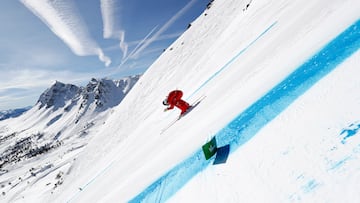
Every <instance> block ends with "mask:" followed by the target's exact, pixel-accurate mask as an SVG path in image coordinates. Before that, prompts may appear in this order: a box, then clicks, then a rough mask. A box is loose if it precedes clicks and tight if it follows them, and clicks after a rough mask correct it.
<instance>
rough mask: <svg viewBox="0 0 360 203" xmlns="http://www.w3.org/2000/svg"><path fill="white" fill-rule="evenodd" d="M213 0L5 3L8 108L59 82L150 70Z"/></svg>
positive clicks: (0, 39)
mask: <svg viewBox="0 0 360 203" xmlns="http://www.w3.org/2000/svg"><path fill="white" fill-rule="evenodd" d="M207 3H208V1H206V0H181V1H178V0H153V1H140V0H131V1H125V0H86V1H85V0H83V1H81V0H58V1H50V0H2V1H1V6H0V29H1V32H0V71H1V75H0V110H7V109H12V108H20V107H25V106H31V105H34V104H35V103H36V101H37V99H38V97H39V96H40V94H41V93H42V92H43V91H44V90H45V89H46V88H48V87H50V86H51V85H52V84H53V83H54V82H55V81H56V80H57V81H61V82H64V83H71V84H75V85H86V83H87V82H88V81H89V80H90V79H91V78H103V77H108V78H111V79H120V78H121V77H125V76H129V75H135V74H142V73H144V72H145V71H146V70H147V68H148V67H149V66H150V65H151V64H152V63H153V62H154V61H155V60H156V59H157V57H158V56H160V55H161V53H162V52H163V51H164V49H166V48H167V47H169V45H171V43H173V42H174V41H175V40H176V39H177V38H178V37H179V36H180V35H181V34H182V33H183V32H184V31H185V30H186V28H187V26H188V25H189V23H191V22H192V21H193V20H195V19H196V18H197V17H198V16H199V15H200V14H201V13H202V12H203V11H204V9H205V8H206V5H207Z"/></svg>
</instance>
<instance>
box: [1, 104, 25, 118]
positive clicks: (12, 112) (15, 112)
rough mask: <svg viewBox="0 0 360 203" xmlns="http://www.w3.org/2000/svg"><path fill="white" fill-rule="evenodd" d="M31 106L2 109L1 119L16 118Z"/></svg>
mask: <svg viewBox="0 0 360 203" xmlns="http://www.w3.org/2000/svg"><path fill="white" fill-rule="evenodd" d="M30 108H31V107H25V108H19V109H9V110H4V111H0V121H2V120H5V119H8V118H15V117H18V116H20V115H21V114H23V113H24V112H26V111H27V110H29V109H30Z"/></svg>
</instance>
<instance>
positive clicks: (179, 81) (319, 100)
mask: <svg viewBox="0 0 360 203" xmlns="http://www.w3.org/2000/svg"><path fill="white" fill-rule="evenodd" d="M359 10H360V2H359V1H357V0H333V1H326V0H314V1H308V2H306V3H305V2H304V1H301V0H293V1H286V0H277V1H273V0H244V1H240V0H215V1H212V3H211V4H209V5H208V8H207V9H205V11H204V13H202V14H201V15H200V16H199V17H198V18H197V19H196V20H195V21H194V22H192V23H191V27H190V28H189V29H188V30H186V32H184V33H183V35H182V36H180V37H179V38H178V39H177V40H176V41H175V42H174V43H173V44H172V45H171V46H170V47H169V49H167V50H166V51H165V52H164V53H163V54H162V55H161V56H160V57H159V58H158V59H157V60H156V61H155V62H154V63H153V64H152V66H151V67H150V68H149V69H148V70H147V71H146V72H145V73H144V75H142V77H141V79H139V81H138V82H137V83H136V85H135V86H134V87H133V88H132V90H131V91H130V92H129V94H127V96H126V97H125V98H124V99H123V100H122V101H121V103H120V105H117V106H114V107H113V108H112V109H111V112H110V114H109V115H108V116H106V119H104V120H101V121H104V122H105V123H103V125H100V126H99V127H96V128H91V129H89V130H87V127H86V126H91V125H92V124H91V123H90V124H89V121H90V120H89V119H85V118H87V116H86V115H87V114H84V115H83V114H79V115H83V116H78V117H77V118H80V119H79V123H80V122H81V121H82V120H84V121H88V122H87V123H83V125H80V126H85V128H84V129H85V130H84V132H83V133H80V134H79V133H78V134H76V133H72V134H71V135H69V134H65V133H63V132H64V131H71V130H72V129H69V128H74V127H73V125H67V123H66V122H65V121H69V122H70V123H73V122H74V121H75V120H74V119H73V117H71V118H69V119H67V117H66V116H65V113H64V111H62V108H59V109H58V110H57V111H54V112H50V109H46V107H45V106H46V105H45V106H43V107H42V108H41V110H42V111H41V112H42V113H41V114H40V113H38V114H37V113H36V112H33V113H32V114H34V116H33V117H32V119H29V120H23V121H24V122H23V123H24V125H25V129H32V128H31V126H33V124H32V122H34V121H33V120H41V118H43V119H44V118H49V115H51V118H49V119H50V120H51V122H49V121H50V120H48V121H47V122H44V125H43V127H42V128H41V129H43V130H41V131H40V132H44V131H45V132H48V133H50V132H51V133H54V137H53V138H56V139H53V141H51V142H50V140H46V141H47V142H44V143H43V144H44V145H45V144H47V145H46V146H47V147H48V148H49V147H53V148H56V149H59V150H60V149H61V150H64V151H61V152H57V153H56V154H51V152H52V149H51V150H49V151H50V153H48V155H47V156H46V157H45V156H43V157H42V158H41V159H39V160H37V161H38V162H34V160H29V162H26V161H25V162H23V163H22V164H21V166H22V168H25V169H27V168H29V167H30V166H33V165H34V163H40V162H41V163H42V164H38V166H37V167H33V168H30V169H28V170H29V172H28V174H27V176H25V175H23V176H20V177H18V176H16V175H17V174H18V173H17V171H18V170H20V169H18V168H16V167H19V165H17V164H13V165H11V166H8V167H10V168H9V172H7V173H4V174H3V175H2V176H1V178H2V181H1V182H2V185H4V186H2V191H4V192H6V194H5V195H3V197H2V198H3V199H4V200H5V201H15V202H31V201H33V202H165V201H168V202H359V201H360V193H359V192H358V188H360V136H359V132H360V131H359V129H360V122H359V120H360V118H359V115H360V108H359V104H360V103H359V101H360V94H359V87H360V80H359V79H358V75H359V73H360V72H359V68H358V67H359V66H360V60H359V59H360V52H359V48H360V13H359ZM174 89H180V90H183V92H184V99H185V100H186V101H188V102H189V103H193V102H194V101H196V100H197V99H198V98H200V97H203V96H206V97H205V99H203V100H202V101H201V102H200V103H199V104H198V105H197V106H196V107H195V108H194V109H193V110H192V111H191V112H190V113H188V114H187V115H186V116H185V117H183V118H181V119H180V120H179V121H177V122H175V123H174V124H173V125H172V126H170V127H169V128H167V127H168V126H169V124H170V123H171V122H172V121H173V120H174V119H176V118H177V117H178V114H179V110H177V109H175V110H173V111H172V112H166V113H164V111H163V109H164V106H163V105H162V101H163V99H164V98H165V96H166V95H167V94H168V92H169V91H171V90H174ZM89 98H90V99H91V98H94V99H95V96H94V97H91V96H89ZM79 101H80V100H79ZM65 103H66V105H65V106H69V105H70V107H71V101H68V102H65ZM80 103H82V102H80ZM78 105H80V104H78ZM65 106H64V108H66V107H65ZM75 107H76V108H75ZM88 107H89V109H92V111H89V112H97V110H96V109H97V106H96V104H94V103H92V105H89V106H88ZM79 108H80V106H77V105H76V106H73V107H72V108H70V109H79ZM71 111H72V110H71ZM29 112H30V113H29ZM29 112H28V113H26V114H27V115H28V116H29V115H30V114H31V110H30V111H29ZM76 112H77V111H76ZM76 115H78V114H76ZM20 118H23V119H25V118H26V117H25V116H21V117H20ZM60 118H61V119H62V120H64V121H63V122H62V123H61V126H64V124H65V126H69V127H66V128H65V129H63V128H60V127H58V128H56V126H57V125H58V124H59V122H57V120H58V119H60ZM91 118H94V119H95V117H91ZM96 119H101V113H99V114H98V115H97V116H96ZM97 121H98V120H95V121H94V123H98V122H97ZM47 123H49V125H46V124H47ZM85 124H89V125H85ZM9 126H11V125H9ZM37 126H39V125H37ZM166 128H167V129H166ZM59 129H61V130H60V131H59ZM164 129H166V130H165V131H163V130H164ZM1 130H2V131H4V128H2V129H1ZM77 130H79V129H77ZM29 132H30V131H27V133H29ZM37 132H39V130H36V131H33V132H32V134H33V136H32V137H31V138H28V139H30V140H42V136H41V134H40V135H39V134H37ZM74 132H79V131H74ZM56 135H58V136H56ZM8 136H9V137H11V136H15V135H11V134H9V135H8ZM74 137H83V138H84V139H87V138H89V137H92V139H91V140H90V141H89V142H88V144H87V145H86V147H84V146H83V145H82V144H81V142H75V141H74V142H73V144H72V145H69V147H67V148H63V147H58V145H64V144H62V142H61V141H63V142H68V140H73V139H74ZM212 137H215V138H216V140H217V144H218V146H219V147H220V146H229V148H230V154H229V156H228V158H227V160H226V162H225V163H224V164H219V165H213V164H212V163H213V162H214V158H211V159H209V160H206V159H205V157H204V155H203V153H202V145H203V144H204V143H206V141H208V140H209V139H211V138H212ZM9 139H10V138H9ZM21 141H22V140H18V143H17V144H18V145H20V146H21V145H23V144H22V143H24V142H21ZM57 141H60V143H58V142H57ZM4 142H6V141H4ZM44 145H42V146H44ZM2 146H3V145H2ZM53 152H54V151H53ZM74 154H77V156H76V159H75V160H74V159H73V157H74V156H75V155H74ZM10 173H11V175H10ZM40 174H41V175H40Z"/></svg>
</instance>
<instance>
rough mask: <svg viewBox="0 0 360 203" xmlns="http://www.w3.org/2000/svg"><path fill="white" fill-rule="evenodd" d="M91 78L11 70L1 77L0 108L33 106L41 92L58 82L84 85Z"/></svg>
mask: <svg viewBox="0 0 360 203" xmlns="http://www.w3.org/2000/svg"><path fill="white" fill-rule="evenodd" d="M103 70H105V69H103ZM91 77H92V75H91V74H83V73H76V72H71V71H64V70H62V71H54V70H48V69H43V70H36V69H21V70H11V71H8V72H7V74H6V75H0V81H1V85H0V107H2V108H4V109H10V108H17V107H24V106H29V105H33V104H35V102H36V101H37V99H38V98H39V96H40V94H41V92H42V91H44V90H45V89H46V88H49V87H50V86H51V84H52V83H53V82H54V81H56V80H58V81H61V82H64V83H71V84H79V83H83V84H84V83H86V82H87V81H89V79H90V78H91Z"/></svg>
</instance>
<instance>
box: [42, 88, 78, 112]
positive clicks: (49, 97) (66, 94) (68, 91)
mask: <svg viewBox="0 0 360 203" xmlns="http://www.w3.org/2000/svg"><path fill="white" fill-rule="evenodd" d="M79 90H80V88H79V87H77V86H75V85H72V84H64V83H62V82H60V81H55V83H54V84H53V85H52V86H51V87H50V88H48V89H46V90H45V91H44V93H42V94H41V96H40V98H39V100H38V102H37V104H39V105H40V106H39V109H41V108H43V107H44V106H45V108H50V107H54V109H55V110H56V109H58V108H60V107H63V106H65V103H66V101H68V100H70V99H72V98H73V97H74V96H75V95H76V94H77V93H78V92H79Z"/></svg>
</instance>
